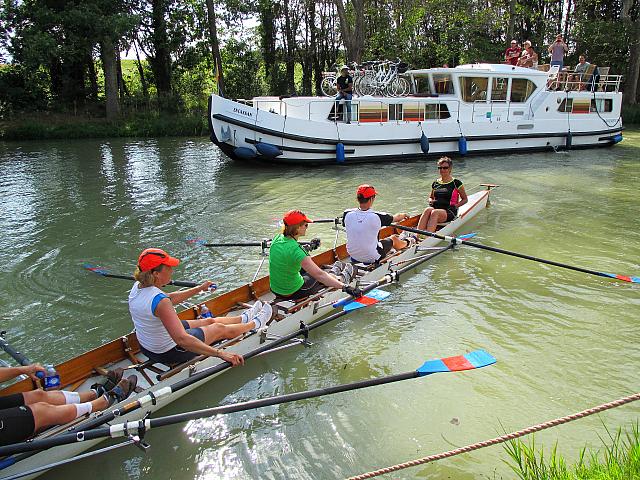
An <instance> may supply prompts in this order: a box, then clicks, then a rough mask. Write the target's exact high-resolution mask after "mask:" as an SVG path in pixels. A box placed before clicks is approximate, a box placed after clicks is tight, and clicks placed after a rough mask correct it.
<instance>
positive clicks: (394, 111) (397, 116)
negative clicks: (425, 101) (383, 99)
mask: <svg viewBox="0 0 640 480" xmlns="http://www.w3.org/2000/svg"><path fill="white" fill-rule="evenodd" d="M389 120H402V104H401V103H395V104H390V105H389Z"/></svg>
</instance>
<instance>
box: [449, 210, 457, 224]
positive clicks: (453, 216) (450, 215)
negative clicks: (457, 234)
mask: <svg viewBox="0 0 640 480" xmlns="http://www.w3.org/2000/svg"><path fill="white" fill-rule="evenodd" d="M457 216H458V211H457V210H456V211H454V210H453V209H450V208H447V222H450V221H451V220H453V219H454V218H456V217H457Z"/></svg>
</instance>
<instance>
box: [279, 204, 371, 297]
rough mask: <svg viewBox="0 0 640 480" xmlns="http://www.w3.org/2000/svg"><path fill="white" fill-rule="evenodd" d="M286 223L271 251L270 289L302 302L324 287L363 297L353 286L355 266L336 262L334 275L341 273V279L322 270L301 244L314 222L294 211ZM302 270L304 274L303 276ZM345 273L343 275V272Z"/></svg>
mask: <svg viewBox="0 0 640 480" xmlns="http://www.w3.org/2000/svg"><path fill="white" fill-rule="evenodd" d="M282 221H283V222H284V228H283V231H282V233H279V234H278V235H276V236H275V237H274V239H273V241H272V242H271V248H270V249H269V286H270V287H271V291H272V292H273V293H275V294H276V295H277V296H278V297H284V298H286V299H290V300H298V299H301V298H304V297H308V296H309V295H313V294H314V293H317V292H319V291H320V290H322V288H323V286H327V287H332V288H336V289H341V290H342V291H343V292H346V293H348V294H349V295H352V296H353V297H356V298H358V297H360V296H362V292H361V291H360V289H359V288H354V287H350V286H349V281H350V280H351V277H352V276H353V266H352V265H350V264H348V265H343V264H342V262H336V265H335V268H334V270H332V271H333V273H335V274H336V275H338V274H341V277H342V280H339V279H338V278H337V277H336V276H334V275H332V274H331V273H328V272H325V271H324V270H322V269H321V268H320V267H319V266H318V265H316V264H315V262H314V261H313V260H312V258H311V257H310V256H309V253H307V251H306V250H304V249H303V248H302V247H301V246H300V244H299V243H298V238H300V237H302V236H304V235H305V234H306V233H307V227H308V226H309V224H310V223H313V221H312V220H310V219H309V218H307V216H306V215H305V214H304V213H302V212H301V211H300V210H290V211H289V212H287V213H286V214H285V215H284V217H283V219H282ZM301 270H303V271H304V273H303V274H301ZM341 271H342V272H341Z"/></svg>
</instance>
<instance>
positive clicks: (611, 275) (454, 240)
mask: <svg viewBox="0 0 640 480" xmlns="http://www.w3.org/2000/svg"><path fill="white" fill-rule="evenodd" d="M392 226H394V227H396V228H398V229H400V230H406V231H407V232H413V233H419V234H421V235H427V236H429V237H434V238H439V239H440V240H445V241H447V242H451V243H453V244H456V243H459V244H461V245H468V246H470V247H475V248H480V249H482V250H488V251H490V252H495V253H503V254H505V255H511V256H512V257H517V258H524V259H525V260H533V261H534V262H540V263H545V264H547V265H553V266H554V267H560V268H566V269H568V270H574V271H576V272H582V273H588V274H590V275H596V276H598V277H606V278H616V279H618V280H623V281H625V282H631V283H640V277H628V276H626V275H618V274H616V273H605V272H598V271H596V270H589V269H587V268H582V267H575V266H573V265H567V264H565V263H560V262H554V261H553V260H545V259H543V258H538V257H533V256H531V255H525V254H524V253H517V252H511V251H509V250H503V249H501V248H496V247H490V246H488V245H482V244H480V243H474V242H469V241H467V240H466V239H465V238H461V237H457V238H456V237H450V236H446V235H438V234H437V233H433V232H427V231H426V230H418V229H417V228H412V227H405V226H404V225H399V224H397V223H394V224H393V225H392Z"/></svg>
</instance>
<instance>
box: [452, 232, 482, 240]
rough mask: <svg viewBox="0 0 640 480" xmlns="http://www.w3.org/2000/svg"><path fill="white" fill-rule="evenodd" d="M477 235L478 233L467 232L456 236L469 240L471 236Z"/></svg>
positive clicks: (459, 238)
mask: <svg viewBox="0 0 640 480" xmlns="http://www.w3.org/2000/svg"><path fill="white" fill-rule="evenodd" d="M476 235H477V233H465V234H464V235H459V236H457V237H456V238H457V239H458V240H467V239H469V238H473V237H475V236H476Z"/></svg>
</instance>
